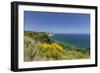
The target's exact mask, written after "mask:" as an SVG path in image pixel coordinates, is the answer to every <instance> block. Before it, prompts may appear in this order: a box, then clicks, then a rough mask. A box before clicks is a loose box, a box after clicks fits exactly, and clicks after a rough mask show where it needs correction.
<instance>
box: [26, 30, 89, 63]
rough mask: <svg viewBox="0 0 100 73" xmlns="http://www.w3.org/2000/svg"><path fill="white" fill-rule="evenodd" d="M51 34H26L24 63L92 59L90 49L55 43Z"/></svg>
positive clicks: (27, 32)
mask: <svg viewBox="0 0 100 73" xmlns="http://www.w3.org/2000/svg"><path fill="white" fill-rule="evenodd" d="M51 35H54V34H53V33H50V32H30V31H25V32H24V44H25V45H24V61H48V60H71V59H88V58H90V49H89V48H85V49H80V48H74V47H72V46H71V45H68V44H66V43H63V42H60V41H55V40H53V39H51V38H50V37H49V36H51Z"/></svg>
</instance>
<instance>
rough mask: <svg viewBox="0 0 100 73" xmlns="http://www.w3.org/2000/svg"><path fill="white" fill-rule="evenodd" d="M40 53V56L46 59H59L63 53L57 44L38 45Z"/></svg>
mask: <svg viewBox="0 0 100 73" xmlns="http://www.w3.org/2000/svg"><path fill="white" fill-rule="evenodd" d="M39 49H40V52H42V54H43V55H44V56H46V57H49V58H54V59H55V57H56V58H58V57H61V56H62V54H63V53H64V50H63V48H62V47H61V46H60V45H58V44H57V43H52V44H47V43H44V44H42V45H40V48H39Z"/></svg>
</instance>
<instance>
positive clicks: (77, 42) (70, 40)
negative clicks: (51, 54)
mask: <svg viewBox="0 0 100 73" xmlns="http://www.w3.org/2000/svg"><path fill="white" fill-rule="evenodd" d="M50 38H52V39H54V40H56V41H59V42H63V43H66V44H69V45H71V46H73V47H75V48H90V34H54V35H52V36H50Z"/></svg>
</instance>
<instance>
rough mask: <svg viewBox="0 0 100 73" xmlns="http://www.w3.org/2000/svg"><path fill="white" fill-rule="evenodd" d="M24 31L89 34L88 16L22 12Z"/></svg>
mask: <svg viewBox="0 0 100 73" xmlns="http://www.w3.org/2000/svg"><path fill="white" fill-rule="evenodd" d="M24 30H25V31H36V32H53V33H83V34H89V33H90V15H89V14H79V13H55V12H34V11H24Z"/></svg>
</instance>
